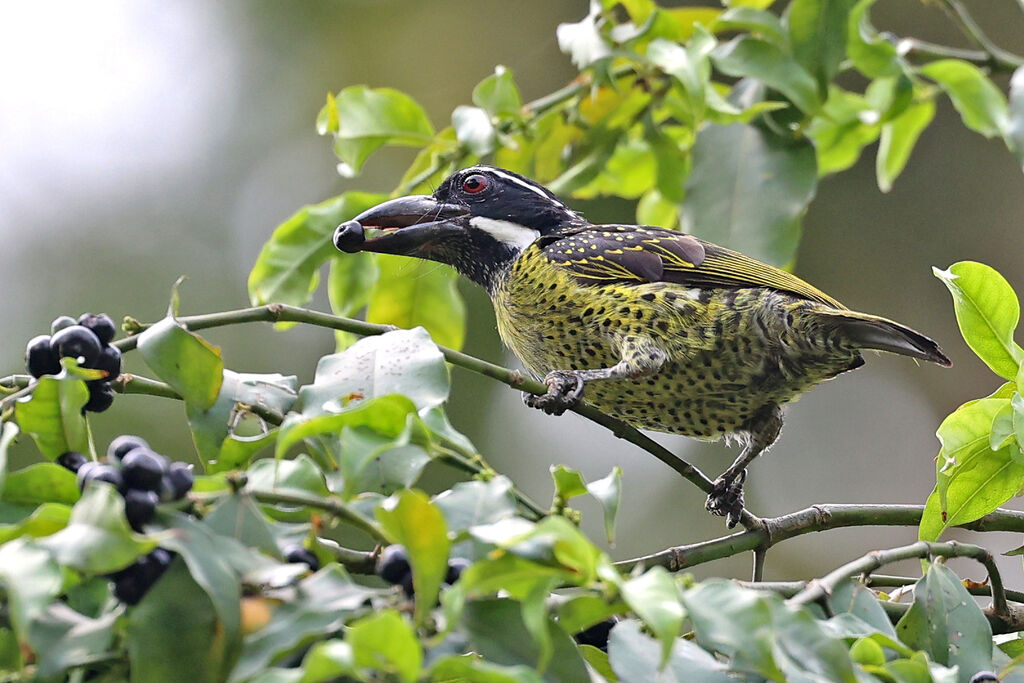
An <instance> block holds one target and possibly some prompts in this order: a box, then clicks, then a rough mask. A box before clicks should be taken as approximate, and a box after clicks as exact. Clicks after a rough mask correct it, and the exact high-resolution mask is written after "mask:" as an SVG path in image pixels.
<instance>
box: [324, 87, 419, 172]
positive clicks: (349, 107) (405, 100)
mask: <svg viewBox="0 0 1024 683" xmlns="http://www.w3.org/2000/svg"><path fill="white" fill-rule="evenodd" d="M317 128H318V130H319V132H320V134H321V135H326V134H331V135H333V136H334V153H335V154H336V155H337V156H338V159H340V160H341V164H339V167H338V171H339V172H340V173H341V174H342V175H346V176H349V175H355V174H357V173H359V171H360V170H361V169H362V167H363V163H364V162H365V161H366V159H367V158H368V157H369V156H370V154H372V153H373V152H374V151H375V150H377V149H378V148H379V147H381V146H383V145H411V146H415V147H421V146H423V145H426V144H427V143H429V142H430V140H431V138H433V136H434V129H433V127H432V126H431V125H430V120H429V119H428V118H427V115H426V112H424V111H423V108H422V107H420V105H419V104H417V103H416V101H415V100H413V99H412V98H411V97H409V96H408V95H406V94H404V93H401V92H398V91H397V90H392V89H390V88H376V89H374V88H368V87H366V86H365V85H355V86H351V87H348V88H345V89H344V90H342V91H341V92H339V93H338V95H337V97H335V98H333V101H332V99H331V98H328V102H327V105H326V106H325V107H324V109H323V110H322V111H321V112H320V115H319V116H318V117H317Z"/></svg>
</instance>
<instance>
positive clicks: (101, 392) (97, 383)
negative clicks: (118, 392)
mask: <svg viewBox="0 0 1024 683" xmlns="http://www.w3.org/2000/svg"><path fill="white" fill-rule="evenodd" d="M85 384H86V386H88V387H89V400H88V401H87V402H86V404H85V405H84V406H83V407H82V410H88V411H89V412H92V413H102V412H103V411H104V410H106V409H107V408H109V407H110V406H112V405H114V388H113V387H111V386H110V382H108V381H106V380H94V381H92V382H86V383H85Z"/></svg>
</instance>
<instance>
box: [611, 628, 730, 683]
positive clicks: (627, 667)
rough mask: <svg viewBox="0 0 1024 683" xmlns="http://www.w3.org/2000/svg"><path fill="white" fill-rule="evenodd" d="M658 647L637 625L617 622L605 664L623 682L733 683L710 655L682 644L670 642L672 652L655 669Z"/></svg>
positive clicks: (723, 664)
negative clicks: (665, 662) (686, 682)
mask: <svg viewBox="0 0 1024 683" xmlns="http://www.w3.org/2000/svg"><path fill="white" fill-rule="evenodd" d="M660 659H661V646H660V645H659V644H658V642H657V641H655V640H654V639H653V638H651V637H649V636H646V635H644V634H643V633H642V632H641V630H640V622H639V621H637V620H635V619H628V620H626V621H621V622H619V623H618V624H616V625H615V628H613V629H612V632H611V636H610V637H609V638H608V660H609V661H610V662H611V665H612V669H613V670H614V671H615V673H616V674H618V676H619V678H621V679H622V680H623V681H678V682H679V683H683V682H684V681H693V682H694V683H733V682H734V681H737V680H744V679H742V678H740V679H737V678H736V677H735V675H734V674H733V673H732V672H730V669H729V667H728V666H727V665H726V664H725V663H723V662H720V661H718V660H717V659H715V656H714V655H713V654H711V653H710V652H707V651H705V650H703V649H701V648H700V647H699V646H697V645H695V644H694V643H692V642H690V641H689V640H684V639H682V638H679V639H676V640H675V641H673V642H672V652H671V655H670V656H669V659H668V663H667V664H666V666H665V668H664V669H663V668H662V667H660V666H659V665H658V662H659V661H660Z"/></svg>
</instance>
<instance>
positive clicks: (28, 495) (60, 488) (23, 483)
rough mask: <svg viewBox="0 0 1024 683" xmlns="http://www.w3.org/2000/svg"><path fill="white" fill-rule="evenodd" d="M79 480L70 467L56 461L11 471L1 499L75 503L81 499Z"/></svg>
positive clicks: (18, 503) (9, 501) (27, 501)
mask: <svg viewBox="0 0 1024 683" xmlns="http://www.w3.org/2000/svg"><path fill="white" fill-rule="evenodd" d="M78 498H79V493H78V481H77V478H76V477H75V475H74V474H73V473H72V472H71V471H70V470H68V469H66V468H64V467H61V466H60V465H58V464H56V463H52V462H37V463H36V464H34V465H29V466H28V467H26V468H24V469H21V470H18V471H17V472H11V473H10V474H8V475H7V477H6V479H5V481H4V487H3V492H2V493H0V500H3V501H4V502H5V503H11V504H13V505H39V504H40V503H63V504H65V505H74V503H75V502H76V501H77V500H78Z"/></svg>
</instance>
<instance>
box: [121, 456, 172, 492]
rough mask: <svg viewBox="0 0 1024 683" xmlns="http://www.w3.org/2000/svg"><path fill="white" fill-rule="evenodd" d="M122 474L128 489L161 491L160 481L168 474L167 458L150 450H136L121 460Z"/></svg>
mask: <svg viewBox="0 0 1024 683" xmlns="http://www.w3.org/2000/svg"><path fill="white" fill-rule="evenodd" d="M121 472H122V473H123V474H124V483H125V485H126V486H127V487H128V488H131V489H140V490H142V491H159V490H160V480H161V479H163V476H164V473H165V472H167V458H165V457H164V456H162V455H159V454H158V453H154V452H153V451H151V450H149V449H148V448H136V449H134V450H132V451H130V452H129V453H128V455H126V456H124V459H123V460H121Z"/></svg>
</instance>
